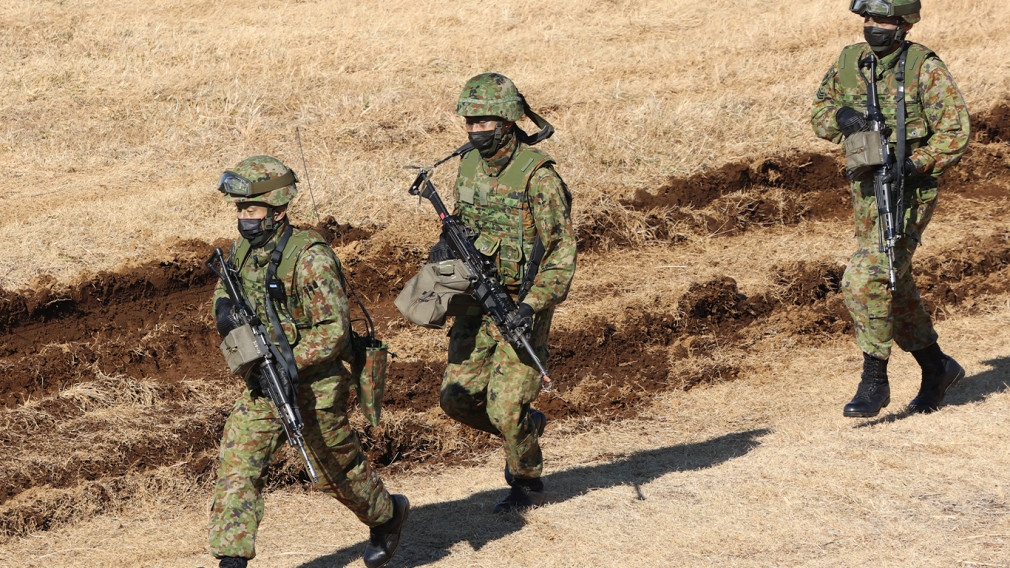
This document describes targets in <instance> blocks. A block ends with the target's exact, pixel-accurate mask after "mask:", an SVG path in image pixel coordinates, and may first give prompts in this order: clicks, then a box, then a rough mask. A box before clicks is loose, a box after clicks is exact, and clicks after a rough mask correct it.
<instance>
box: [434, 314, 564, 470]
mask: <svg viewBox="0 0 1010 568" xmlns="http://www.w3.org/2000/svg"><path fill="white" fill-rule="evenodd" d="M553 316H554V310H552V309H548V310H544V311H543V312H541V313H539V314H537V316H536V321H535V324H534V326H533V333H532V336H531V338H530V344H531V345H532V346H533V349H534V351H536V354H537V357H539V358H540V360H541V361H543V362H545V363H546V361H547V335H548V333H549V332H550V327H551V319H552V318H553ZM539 393H540V373H539V372H538V371H537V370H536V368H535V367H534V366H533V363H532V362H531V361H530V359H529V356H528V355H527V354H526V353H525V352H524V353H522V354H521V355H517V354H516V352H515V350H514V349H513V348H512V346H511V345H509V344H508V342H507V341H505V340H504V339H503V338H502V336H501V334H500V333H499V332H498V329H497V328H496V327H495V325H494V323H493V322H492V321H491V318H489V317H487V316H458V317H456V321H455V322H454V323H453V326H452V329H451V330H450V331H449V364H448V365H447V366H446V368H445V378H444V379H443V380H442V395H441V405H442V409H443V410H444V411H445V413H446V414H448V415H449V416H451V417H452V418H454V419H455V420H458V421H459V422H462V423H463V424H466V425H468V426H471V427H473V428H477V429H478V430H483V431H485V432H489V433H491V434H494V435H496V436H501V437H502V439H503V440H504V446H505V461H506V463H507V464H508V466H509V470H510V471H511V472H512V473H513V474H514V475H516V476H517V477H525V478H531V479H532V478H537V477H540V474H541V472H542V471H543V467H544V460H543V454H542V453H541V452H540V440H539V439H538V437H537V429H536V424H534V422H533V419H532V418H531V417H530V414H529V408H530V403H531V402H533V400H534V399H536V397H537V395H538V394H539Z"/></svg>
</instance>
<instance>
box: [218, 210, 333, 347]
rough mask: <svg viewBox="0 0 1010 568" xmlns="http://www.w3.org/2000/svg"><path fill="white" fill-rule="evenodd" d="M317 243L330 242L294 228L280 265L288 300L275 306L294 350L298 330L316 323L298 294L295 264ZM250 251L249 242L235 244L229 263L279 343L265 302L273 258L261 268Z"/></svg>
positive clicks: (272, 336) (279, 277)
mask: <svg viewBox="0 0 1010 568" xmlns="http://www.w3.org/2000/svg"><path fill="white" fill-rule="evenodd" d="M278 230H282V229H278ZM317 244H323V245H325V244H326V239H324V238H323V236H322V235H321V234H319V233H318V232H316V231H314V230H312V229H294V228H293V230H292V232H291V237H290V238H289V239H288V242H287V245H286V246H285V247H284V252H283V254H282V255H281V261H280V263H279V264H278V265H277V278H278V279H279V280H280V281H281V282H283V283H284V290H285V291H286V292H287V294H286V295H287V299H286V301H284V302H275V303H274V305H275V307H276V309H277V316H278V318H279V319H280V320H281V327H283V328H284V334H285V335H286V336H287V338H288V343H290V344H291V346H292V347H294V346H295V345H296V344H297V343H298V339H299V332H298V330H299V329H307V328H309V327H311V326H312V322H311V321H310V320H309V318H308V316H307V315H306V313H305V310H304V309H302V306H301V294H298V293H297V290H295V288H294V285H295V265H296V263H297V262H298V258H299V257H300V256H301V255H302V253H304V252H305V251H306V250H308V249H309V247H312V246H314V245H317ZM319 250H322V251H327V253H328V254H330V255H333V252H332V250H331V249H330V247H328V246H323V247H320V249H319ZM250 252H251V250H250V246H249V241H248V240H246V239H241V240H238V241H235V242H233V243H232V248H231V252H230V253H229V262H231V263H232V264H233V265H234V266H236V268H237V269H238V275H239V280H240V283H241V285H242V289H243V290H244V291H245V293H246V296H247V297H248V298H249V301H250V302H252V304H253V306H252V308H253V311H255V312H256V314H257V315H258V316H259V317H260V319H261V320H262V321H263V325H264V326H266V328H267V330H268V331H269V332H270V335H271V339H272V340H273V341H277V336H276V331H275V330H274V329H272V328H273V326H272V325H271V323H270V318H268V317H267V313H266V307H265V303H264V302H265V300H266V294H267V290H266V273H267V264H268V260H269V255H266V256H265V258H264V260H263V261H262V265H257V264H256V263H254V262H249V258H250V257H251V256H252V255H251V254H250ZM333 256H334V261H335V262H336V265H337V270H338V273H339V274H340V280H341V282H340V283H341V285H344V281H343V273H342V272H340V262H339V261H338V260H337V259H336V256H335V255H333Z"/></svg>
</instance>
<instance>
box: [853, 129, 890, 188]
mask: <svg viewBox="0 0 1010 568" xmlns="http://www.w3.org/2000/svg"><path fill="white" fill-rule="evenodd" d="M883 144H884V142H883V137H882V136H881V135H880V133H879V132H876V131H873V130H869V131H862V132H856V133H853V134H852V135H850V136H849V137H848V138H846V139H845V144H844V146H845V172H846V173H847V174H848V175H849V179H851V180H853V181H867V180H869V179H871V178H873V175H874V173H876V171H877V169H878V168H880V167H881V166H883V165H884V148H883Z"/></svg>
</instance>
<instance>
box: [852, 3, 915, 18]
mask: <svg viewBox="0 0 1010 568" xmlns="http://www.w3.org/2000/svg"><path fill="white" fill-rule="evenodd" d="M920 9H922V4H921V2H920V1H919V0H851V4H849V10H850V11H852V12H855V13H856V14H859V15H860V16H884V17H887V18H901V19H902V20H904V21H905V23H906V24H914V23H916V22H918V21H919V20H920V19H921V18H920V17H919V10H920Z"/></svg>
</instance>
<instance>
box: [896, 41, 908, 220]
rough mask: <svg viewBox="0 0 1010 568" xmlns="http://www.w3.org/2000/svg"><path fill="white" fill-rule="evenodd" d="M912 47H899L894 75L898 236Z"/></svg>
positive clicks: (903, 199) (903, 193) (903, 202)
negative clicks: (907, 77) (908, 63)
mask: <svg viewBox="0 0 1010 568" xmlns="http://www.w3.org/2000/svg"><path fill="white" fill-rule="evenodd" d="M910 45H912V42H909V41H906V42H905V43H904V45H902V46H901V55H900V56H899V57H898V65H897V69H896V70H895V73H894V78H895V80H896V81H897V83H898V97H897V103H898V105H897V109H896V110H895V118H894V121H895V122H896V124H895V125H894V126H895V151H894V153H895V162H897V163H896V164H895V167H896V168H897V170H898V171H897V174H898V175H896V176H895V178H896V179H895V182H896V185H897V191H895V193H896V194H897V203H896V204H895V211H897V217H898V218H897V219H896V221H897V222H896V223H895V226H896V227H897V229H898V234H899V235H900V234H903V233H904V232H905V231H904V229H905V228H904V227H903V226H901V225H902V221H903V220H904V217H905V216H904V206H905V176H904V175H903V172H904V166H905V157H906V155H907V152H908V141H907V140H906V139H905V133H906V131H905V128H906V125H905V120H906V119H907V112H908V111H907V109H906V107H905V62H906V60H907V59H908V47H909V46H910Z"/></svg>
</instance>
